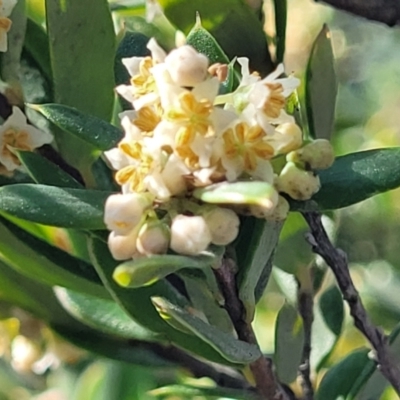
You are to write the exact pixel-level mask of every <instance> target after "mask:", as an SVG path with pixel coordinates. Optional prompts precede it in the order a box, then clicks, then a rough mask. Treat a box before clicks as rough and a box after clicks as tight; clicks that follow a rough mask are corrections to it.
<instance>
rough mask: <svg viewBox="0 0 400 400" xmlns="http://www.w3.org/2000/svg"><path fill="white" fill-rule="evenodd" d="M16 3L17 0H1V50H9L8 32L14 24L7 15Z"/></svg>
mask: <svg viewBox="0 0 400 400" xmlns="http://www.w3.org/2000/svg"><path fill="white" fill-rule="evenodd" d="M16 4H17V0H0V51H7V32H8V31H9V30H10V28H11V25H12V22H11V20H10V19H9V18H7V17H8V16H9V15H10V14H11V11H12V9H13V8H14V6H15V5H16Z"/></svg>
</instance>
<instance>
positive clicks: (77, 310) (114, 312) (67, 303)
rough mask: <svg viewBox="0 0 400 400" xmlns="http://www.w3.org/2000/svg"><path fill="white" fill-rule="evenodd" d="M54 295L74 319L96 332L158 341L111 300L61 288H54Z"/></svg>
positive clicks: (153, 334)
mask: <svg viewBox="0 0 400 400" xmlns="http://www.w3.org/2000/svg"><path fill="white" fill-rule="evenodd" d="M55 294H56V296H57V299H58V300H59V301H60V303H61V305H62V306H63V307H64V308H65V309H66V310H67V311H68V312H69V313H70V314H71V315H72V316H73V317H74V318H76V319H77V320H78V321H80V322H82V323H83V324H85V325H88V326H90V327H92V328H94V329H96V330H99V331H101V332H104V333H108V334H112V335H116V336H117V337H121V338H126V339H135V340H145V341H154V340H157V339H158V335H156V334H155V333H154V332H152V331H149V330H148V329H145V328H143V327H142V326H141V325H139V324H137V323H136V322H134V321H133V320H132V319H131V318H130V317H129V316H128V314H126V312H125V311H124V310H123V309H122V308H121V307H120V306H119V305H118V303H116V302H115V301H113V300H106V299H100V298H98V297H94V296H91V295H88V294H84V293H79V292H76V291H73V290H70V289H65V288H62V287H56V288H55Z"/></svg>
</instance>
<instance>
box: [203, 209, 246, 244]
mask: <svg viewBox="0 0 400 400" xmlns="http://www.w3.org/2000/svg"><path fill="white" fill-rule="evenodd" d="M203 217H204V219H205V220H206V223H207V226H208V228H209V229H210V232H211V242H212V243H214V244H216V245H219V246H225V245H227V244H229V243H231V242H233V241H234V240H235V239H236V237H237V235H238V233H239V225H240V220H239V217H238V216H237V214H236V213H235V212H234V211H232V210H230V209H229V208H220V207H216V208H214V209H212V210H210V211H208V212H206V213H205V214H204V215H203Z"/></svg>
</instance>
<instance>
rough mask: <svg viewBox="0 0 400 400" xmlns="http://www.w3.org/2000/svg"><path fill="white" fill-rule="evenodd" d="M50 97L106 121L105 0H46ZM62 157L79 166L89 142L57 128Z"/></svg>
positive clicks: (109, 54) (110, 70) (109, 106)
mask: <svg viewBox="0 0 400 400" xmlns="http://www.w3.org/2000/svg"><path fill="white" fill-rule="evenodd" d="M46 19H47V20H46V23H47V33H48V36H49V38H51V40H50V42H49V45H50V58H51V68H52V73H53V82H54V101H55V102H56V103H60V104H64V105H68V106H71V107H75V108H77V109H78V110H80V111H82V112H84V113H88V114H90V115H93V116H96V117H98V118H101V119H104V120H106V121H109V120H110V119H111V116H112V110H113V102H114V91H113V90H114V55H115V33H114V27H113V22H112V18H111V13H110V10H109V7H108V2H107V0H85V1H75V0H51V1H46ZM56 141H57V144H58V147H59V150H60V152H61V155H62V156H63V158H64V159H65V160H66V161H67V162H69V163H70V164H72V165H73V166H75V167H76V168H78V169H81V170H84V169H85V168H87V165H88V164H90V163H91V161H92V150H93V149H92V146H91V145H85V144H84V143H82V142H81V141H80V140H78V139H76V138H74V137H71V136H70V135H68V134H65V133H63V132H59V133H58V134H57V135H56Z"/></svg>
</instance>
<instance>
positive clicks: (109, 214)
mask: <svg viewBox="0 0 400 400" xmlns="http://www.w3.org/2000/svg"><path fill="white" fill-rule="evenodd" d="M151 205H152V201H151V200H150V198H149V196H147V195H142V194H137V193H129V194H112V195H111V196H110V197H109V198H108V199H107V201H106V204H105V212H104V222H105V224H106V225H107V228H108V229H109V230H110V231H114V232H115V234H116V235H127V234H128V233H129V232H130V231H132V229H133V228H135V226H136V225H137V224H138V223H139V222H140V220H141V219H142V216H143V213H144V212H145V211H146V210H147V209H148V208H149V207H150V206H151Z"/></svg>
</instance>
